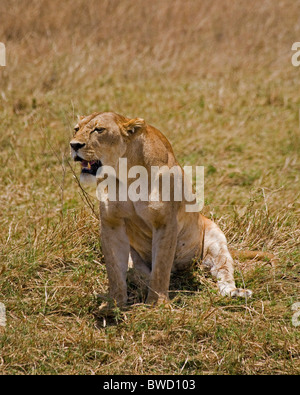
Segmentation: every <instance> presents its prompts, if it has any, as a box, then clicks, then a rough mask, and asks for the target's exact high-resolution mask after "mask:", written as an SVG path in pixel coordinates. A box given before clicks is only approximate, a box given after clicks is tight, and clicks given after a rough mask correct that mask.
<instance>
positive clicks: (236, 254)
mask: <svg viewBox="0 0 300 395" xmlns="http://www.w3.org/2000/svg"><path fill="white" fill-rule="evenodd" d="M229 252H230V254H231V255H232V257H233V258H242V259H256V260H267V261H268V263H270V264H271V265H272V266H273V265H274V264H275V262H276V260H277V258H276V257H275V255H274V254H271V253H269V252H264V251H250V250H243V251H238V250H229Z"/></svg>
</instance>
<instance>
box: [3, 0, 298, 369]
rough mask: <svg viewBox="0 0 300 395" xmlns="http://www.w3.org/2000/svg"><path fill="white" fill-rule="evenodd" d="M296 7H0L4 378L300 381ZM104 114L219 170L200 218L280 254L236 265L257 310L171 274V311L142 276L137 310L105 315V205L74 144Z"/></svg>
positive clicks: (197, 276) (187, 160) (243, 244)
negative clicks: (144, 128) (81, 177)
mask: <svg viewBox="0 0 300 395" xmlns="http://www.w3.org/2000/svg"><path fill="white" fill-rule="evenodd" d="M299 14H300V4H299V2H295V1H294V0H284V1H280V2H275V1H271V0H269V1H268V0H253V1H252V2H245V1H237V0H233V1H232V0H230V1H229V0H224V1H221V0H220V1H216V0H214V1H208V0H205V1H191V0H186V1H180V0H174V1H170V0H164V1H158V0H151V1H150V0H149V1H148V0H144V1H141V0H135V1H130V0H124V1H116V0H110V1H108V0H102V1H101V0H89V1H85V0H75V1H68V0H67V1H64V2H61V1H59V0H52V1H50V0H41V1H40V0H38V1H37V0H32V1H27V0H22V1H21V0H11V1H8V0H2V1H1V2H0V41H2V42H3V43H5V45H6V50H7V66H6V67H1V68H0V93H1V94H0V100H1V101H0V146H1V150H0V165H1V173H0V180H1V195H0V199H1V200H0V202H1V212H0V243H1V251H0V273H1V277H0V302H2V303H4V304H5V305H6V309H7V326H6V328H2V329H0V332H1V334H0V336H1V337H0V373H2V374H63V373H65V374H93V373H96V374H297V373H298V374H299V372H300V360H299V357H300V351H299V338H300V327H295V326H293V325H292V316H293V314H294V312H293V311H292V310H291V306H292V304H293V303H295V302H297V301H299V261H300V252H299V236H300V235H299V212H300V211H299V170H300V164H299V150H300V139H299V136H300V129H299V108H300V97H299V82H300V81H299V78H300V68H296V67H293V66H292V64H291V56H292V51H291V46H292V43H293V42H295V41H300V19H299ZM106 110H113V111H116V112H119V113H121V114H124V115H127V116H129V117H136V116H138V117H143V118H145V120H146V121H147V122H148V123H150V124H152V125H155V126H156V127H157V128H159V129H160V130H161V131H163V132H164V133H165V134H166V136H167V137H168V138H169V140H170V141H171V143H172V144H173V148H174V151H175V153H176V155H177V158H178V159H179V161H180V163H181V164H187V165H204V166H205V202H206V205H205V208H204V210H203V212H204V213H205V214H206V215H207V216H209V217H211V218H213V219H214V220H215V221H216V222H217V223H219V224H220V226H221V228H222V229H223V230H224V232H225V234H226V236H227V238H228V241H229V243H230V245H231V247H233V248H235V249H239V250H242V249H259V250H264V251H268V252H272V253H274V254H275V255H276V256H277V257H278V262H277V264H276V267H272V266H271V265H270V263H269V262H267V261H264V262H254V261H246V262H245V261H242V260H240V261H236V278H237V283H238V285H239V286H241V287H243V286H244V285H245V286H246V287H247V288H250V289H252V290H253V292H254V297H253V298H252V299H251V300H247V301H245V300H231V299H229V298H223V297H220V296H219V294H218V293H217V291H216V284H215V281H214V280H213V279H212V278H211V277H210V275H208V274H207V273H206V272H205V271H204V270H203V269H202V268H201V267H200V266H199V267H197V268H195V269H194V270H193V272H192V273H190V274H189V275H187V276H186V277H184V276H176V277H173V278H172V285H171V293H170V297H171V308H170V307H167V306H159V307H156V308H149V307H148V306H146V305H143V304H141V303H140V302H141V301H142V300H141V297H140V295H139V293H138V290H137V289H136V288H135V287H134V286H133V285H132V284H130V292H131V294H130V295H131V298H132V301H133V302H139V303H136V304H134V305H132V306H131V307H130V308H129V309H128V310H127V311H119V310H117V309H116V311H115V318H114V320H106V321H105V320H104V319H103V318H97V308H98V305H99V304H100V303H101V301H100V300H98V299H97V297H96V296H95V295H96V294H105V293H106V291H107V278H106V271H105V266H104V259H103V256H102V254H101V242H100V240H99V238H98V224H97V213H98V207H97V206H98V205H97V200H96V199H95V198H94V197H93V196H92V192H91V191H89V194H90V195H89V196H85V197H84V196H83V193H82V191H81V189H80V187H79V186H78V184H77V182H76V179H75V178H74V174H73V171H74V172H75V174H77V175H78V174H79V169H78V167H77V166H76V165H75V164H74V163H72V162H69V161H70V159H69V147H68V143H69V138H70V136H71V134H72V129H73V126H74V124H75V122H76V117H77V114H83V115H85V114H88V113H91V112H93V111H106ZM72 168H73V169H74V170H72ZM87 200H88V202H87Z"/></svg>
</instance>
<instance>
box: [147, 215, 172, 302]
mask: <svg viewBox="0 0 300 395" xmlns="http://www.w3.org/2000/svg"><path fill="white" fill-rule="evenodd" d="M176 242H177V225H176V222H175V221H170V223H169V224H168V225H164V226H162V227H160V228H158V229H155V230H154V232H153V238H152V270H151V274H150V282H149V291H148V297H147V303H156V302H158V301H166V300H168V294H169V285H170V276H171V269H172V265H173V262H174V256H175V250H176Z"/></svg>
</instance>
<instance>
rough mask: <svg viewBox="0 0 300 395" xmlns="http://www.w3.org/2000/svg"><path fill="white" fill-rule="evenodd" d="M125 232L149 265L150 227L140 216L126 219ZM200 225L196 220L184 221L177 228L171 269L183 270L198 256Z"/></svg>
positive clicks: (150, 257) (150, 251)
mask: <svg viewBox="0 0 300 395" xmlns="http://www.w3.org/2000/svg"><path fill="white" fill-rule="evenodd" d="M126 232H127V235H128V238H129V241H130V245H131V247H133V248H134V249H135V251H136V252H137V253H138V254H139V255H140V257H141V258H142V259H143V261H144V262H146V263H148V264H149V266H151V262H152V229H151V228H150V227H149V225H148V224H147V223H146V222H144V221H143V220H142V219H141V218H140V217H135V218H134V219H130V220H129V219H126ZM201 239H202V237H201V226H200V228H199V223H198V221H186V222H185V223H183V224H182V226H181V228H180V229H179V230H178V236H177V246H176V251H175V257H174V264H173V267H172V271H173V272H174V271H177V270H184V269H186V268H187V267H189V266H191V265H192V263H193V260H194V259H195V258H198V257H199V255H200V253H201V250H202V246H201Z"/></svg>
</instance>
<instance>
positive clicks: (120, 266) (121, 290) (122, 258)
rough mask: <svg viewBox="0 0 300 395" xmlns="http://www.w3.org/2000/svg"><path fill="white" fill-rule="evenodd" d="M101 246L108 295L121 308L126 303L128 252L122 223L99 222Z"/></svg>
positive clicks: (127, 243)
mask: <svg viewBox="0 0 300 395" xmlns="http://www.w3.org/2000/svg"><path fill="white" fill-rule="evenodd" d="M101 245H102V252H103V254H104V259H105V264H106V269H107V275H108V283H109V295H110V297H111V298H112V299H113V300H114V301H115V302H116V303H117V305H118V306H122V305H124V304H126V302H127V285H126V273H127V268H128V258H129V250H130V246H129V240H128V237H127V234H126V229H125V224H124V221H118V223H115V222H114V223H111V222H108V221H107V222H106V221H103V220H101Z"/></svg>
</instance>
